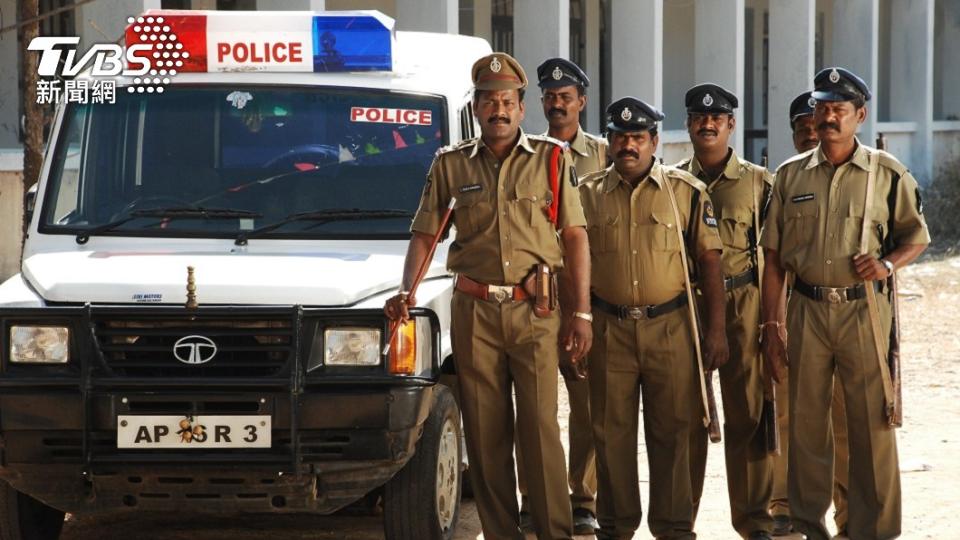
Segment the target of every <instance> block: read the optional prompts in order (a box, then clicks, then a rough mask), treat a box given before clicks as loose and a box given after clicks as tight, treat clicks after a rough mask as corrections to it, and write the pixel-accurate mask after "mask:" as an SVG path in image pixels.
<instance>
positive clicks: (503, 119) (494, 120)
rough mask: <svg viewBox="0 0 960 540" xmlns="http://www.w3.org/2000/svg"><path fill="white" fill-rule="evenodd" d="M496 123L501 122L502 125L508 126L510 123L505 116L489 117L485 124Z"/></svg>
mask: <svg viewBox="0 0 960 540" xmlns="http://www.w3.org/2000/svg"><path fill="white" fill-rule="evenodd" d="M498 122H503V123H504V124H509V123H510V119H509V118H507V117H506V116H491V117H490V118H488V119H487V123H488V124H496V123H498Z"/></svg>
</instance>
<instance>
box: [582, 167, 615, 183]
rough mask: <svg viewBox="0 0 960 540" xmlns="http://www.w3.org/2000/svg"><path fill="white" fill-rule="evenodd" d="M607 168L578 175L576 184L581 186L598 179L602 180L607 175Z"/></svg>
mask: <svg viewBox="0 0 960 540" xmlns="http://www.w3.org/2000/svg"><path fill="white" fill-rule="evenodd" d="M607 172H609V171H608V170H607V169H600V170H599V171H593V172H591V173H587V174H584V175H582V176H581V177H580V181H579V182H577V185H579V186H583V185H585V184H587V183H589V182H596V181H598V180H600V181H602V180H603V179H604V178H606V177H607Z"/></svg>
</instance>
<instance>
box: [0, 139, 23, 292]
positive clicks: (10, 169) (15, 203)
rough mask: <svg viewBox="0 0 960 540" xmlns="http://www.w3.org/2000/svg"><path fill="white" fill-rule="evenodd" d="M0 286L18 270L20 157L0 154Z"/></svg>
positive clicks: (20, 218) (21, 180) (20, 227)
mask: <svg viewBox="0 0 960 540" xmlns="http://www.w3.org/2000/svg"><path fill="white" fill-rule="evenodd" d="M0 216H2V218H0V283H3V282H4V281H6V279H7V278H9V277H10V276H12V275H14V274H16V273H17V272H19V271H20V245H21V242H22V234H21V232H22V227H23V158H22V155H14V154H12V153H11V154H5V153H0Z"/></svg>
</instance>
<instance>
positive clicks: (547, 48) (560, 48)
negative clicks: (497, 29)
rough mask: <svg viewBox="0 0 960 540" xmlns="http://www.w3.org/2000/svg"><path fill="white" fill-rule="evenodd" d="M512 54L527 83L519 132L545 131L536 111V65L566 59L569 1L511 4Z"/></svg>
mask: <svg viewBox="0 0 960 540" xmlns="http://www.w3.org/2000/svg"><path fill="white" fill-rule="evenodd" d="M513 52H514V57H516V59H517V60H518V61H519V62H520V65H522V66H523V69H524V71H526V72H527V79H529V80H530V85H529V86H528V87H527V97H526V99H525V100H524V101H525V102H526V106H527V115H526V119H525V120H524V122H523V129H525V130H526V131H527V132H528V133H542V132H544V131H546V130H547V120H546V119H545V118H544V117H543V110H542V109H541V108H540V88H539V87H537V66H539V65H540V64H541V63H542V62H543V61H544V60H546V59H547V58H552V57H555V56H558V57H561V58H569V57H570V2H569V0H547V1H540V2H514V4H513Z"/></svg>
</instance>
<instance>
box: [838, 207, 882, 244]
mask: <svg viewBox="0 0 960 540" xmlns="http://www.w3.org/2000/svg"><path fill="white" fill-rule="evenodd" d="M867 219H868V220H869V221H870V222H869V223H868V224H867V227H868V229H867V252H868V253H873V254H879V253H880V246H881V240H882V238H883V237H884V235H885V234H886V229H887V209H886V208H884V207H882V206H876V205H874V206H871V207H870V210H869V211H868V212H867ZM844 221H845V223H844V227H843V233H844V248H845V250H846V252H847V253H852V254H859V253H860V235H861V234H862V231H863V207H862V206H861V205H859V204H857V203H854V202H851V203H850V205H849V207H848V208H847V217H846V219H845V220H844Z"/></svg>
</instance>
